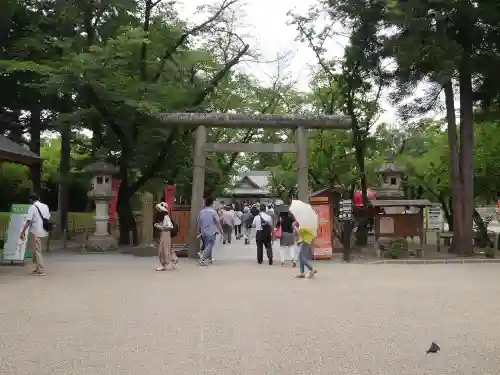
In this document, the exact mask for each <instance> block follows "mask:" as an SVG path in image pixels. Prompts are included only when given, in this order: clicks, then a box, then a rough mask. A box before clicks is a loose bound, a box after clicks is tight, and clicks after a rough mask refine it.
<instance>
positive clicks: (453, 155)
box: [443, 79, 463, 252]
mask: <svg viewBox="0 0 500 375" xmlns="http://www.w3.org/2000/svg"><path fill="white" fill-rule="evenodd" d="M443 88H444V94H445V103H446V121H447V123H448V145H449V147H450V164H451V171H450V174H451V196H452V204H453V205H452V213H453V216H452V220H451V221H449V222H448V225H449V227H450V230H453V241H452V246H451V248H450V250H449V251H450V252H455V245H456V244H459V243H460V242H461V241H462V238H461V237H462V232H463V230H462V227H463V225H462V222H461V220H462V216H463V215H462V207H460V201H461V200H462V184H461V181H460V172H459V162H458V139H457V138H458V135H457V119H456V115H455V100H454V93H453V83H452V81H451V79H450V80H448V81H447V82H446V83H445V84H444V85H443ZM452 228H453V229H452Z"/></svg>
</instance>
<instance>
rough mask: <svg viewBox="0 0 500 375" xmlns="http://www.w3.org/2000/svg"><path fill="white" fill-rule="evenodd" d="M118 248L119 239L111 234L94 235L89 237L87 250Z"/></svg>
mask: <svg viewBox="0 0 500 375" xmlns="http://www.w3.org/2000/svg"><path fill="white" fill-rule="evenodd" d="M116 249H118V241H117V240H116V238H114V237H113V236H112V235H110V234H106V235H104V236H98V235H95V234H94V235H92V236H89V238H88V239H87V246H86V250H87V251H110V250H116Z"/></svg>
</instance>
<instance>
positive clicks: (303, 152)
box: [160, 113, 351, 257]
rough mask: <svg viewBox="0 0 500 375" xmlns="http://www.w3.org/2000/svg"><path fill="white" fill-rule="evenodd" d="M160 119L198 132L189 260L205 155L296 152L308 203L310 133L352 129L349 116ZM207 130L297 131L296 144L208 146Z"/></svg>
mask: <svg viewBox="0 0 500 375" xmlns="http://www.w3.org/2000/svg"><path fill="white" fill-rule="evenodd" d="M160 119H161V121H162V122H163V123H164V124H166V125H169V126H179V127H184V128H186V127H191V128H196V141H195V147H194V163H193V188H192V198H191V217H190V226H189V242H188V245H189V250H188V254H189V256H190V257H196V254H197V252H198V251H199V240H198V239H197V233H196V220H197V217H198V213H199V212H200V210H201V209H202V208H203V207H202V206H203V192H204V184H205V164H206V158H205V154H206V153H207V152H231V153H232V152H252V153H253V152H255V153H257V152H268V153H284V152H295V153H297V170H298V190H299V196H298V198H299V199H300V200H302V201H304V202H307V201H308V199H309V171H308V162H307V129H349V128H350V126H351V123H350V119H349V118H348V117H346V116H304V115H263V114H254V115H252V114H232V113H167V114H163V115H161V116H160ZM207 127H208V128H214V127H220V128H257V129H261V128H267V129H293V130H295V143H260V144H258V143H207Z"/></svg>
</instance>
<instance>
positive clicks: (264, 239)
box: [252, 204, 273, 266]
mask: <svg viewBox="0 0 500 375" xmlns="http://www.w3.org/2000/svg"><path fill="white" fill-rule="evenodd" d="M266 208H267V207H266V205H265V204H261V205H260V212H259V214H258V215H257V216H255V217H254V219H253V223H252V226H253V227H255V242H256V243H257V263H259V264H262V262H263V260H264V247H265V248H266V253H267V259H268V260H269V265H270V266H271V265H272V264H273V247H272V218H271V217H270V216H269V215H268V214H267V213H266Z"/></svg>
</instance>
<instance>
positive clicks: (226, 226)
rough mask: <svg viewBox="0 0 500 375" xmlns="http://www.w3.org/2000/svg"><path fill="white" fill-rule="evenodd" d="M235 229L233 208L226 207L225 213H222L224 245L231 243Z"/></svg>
mask: <svg viewBox="0 0 500 375" xmlns="http://www.w3.org/2000/svg"><path fill="white" fill-rule="evenodd" d="M233 228H234V211H232V207H231V206H226V207H225V208H224V211H222V231H223V236H222V239H223V241H222V243H223V244H225V243H231V237H232V234H233Z"/></svg>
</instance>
